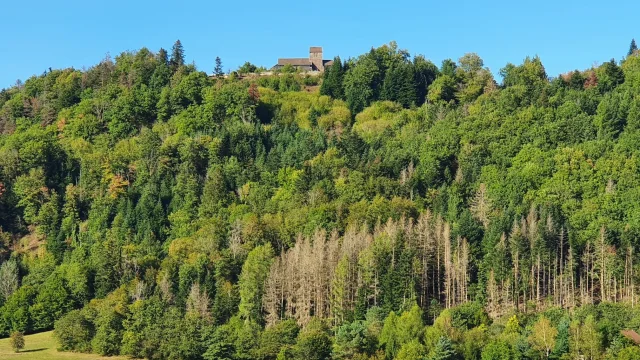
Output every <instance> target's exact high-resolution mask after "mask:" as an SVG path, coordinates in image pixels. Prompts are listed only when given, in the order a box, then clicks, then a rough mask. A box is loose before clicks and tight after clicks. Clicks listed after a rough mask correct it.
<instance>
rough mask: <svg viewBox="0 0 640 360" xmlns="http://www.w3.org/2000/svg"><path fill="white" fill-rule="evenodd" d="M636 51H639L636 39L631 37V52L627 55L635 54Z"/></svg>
mask: <svg viewBox="0 0 640 360" xmlns="http://www.w3.org/2000/svg"><path fill="white" fill-rule="evenodd" d="M636 51H638V45H636V39H631V45H629V52H628V53H627V56H631V55H633V54H634V53H635V52H636Z"/></svg>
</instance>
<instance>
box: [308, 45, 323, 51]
mask: <svg viewBox="0 0 640 360" xmlns="http://www.w3.org/2000/svg"><path fill="white" fill-rule="evenodd" d="M309 52H310V53H321V52H322V46H312V47H310V48H309Z"/></svg>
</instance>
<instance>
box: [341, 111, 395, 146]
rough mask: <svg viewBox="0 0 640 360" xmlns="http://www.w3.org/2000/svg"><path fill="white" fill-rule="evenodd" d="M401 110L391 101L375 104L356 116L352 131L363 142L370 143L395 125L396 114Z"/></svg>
mask: <svg viewBox="0 0 640 360" xmlns="http://www.w3.org/2000/svg"><path fill="white" fill-rule="evenodd" d="M401 110H402V106H400V105H399V104H396V103H394V102H391V101H379V102H375V103H373V104H371V106H369V107H368V108H366V109H364V110H363V111H362V112H361V113H360V114H358V115H356V123H355V125H354V126H353V129H354V130H355V132H356V133H358V135H360V136H361V137H362V138H363V139H364V140H365V141H367V142H369V143H370V142H372V141H373V140H375V138H376V137H378V136H380V135H381V134H382V133H383V132H384V131H385V130H386V129H387V128H389V127H392V126H394V125H395V124H396V123H397V121H398V119H399V118H398V116H397V114H398V113H399V112H400V111H401Z"/></svg>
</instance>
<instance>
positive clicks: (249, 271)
mask: <svg viewBox="0 0 640 360" xmlns="http://www.w3.org/2000/svg"><path fill="white" fill-rule="evenodd" d="M272 258H273V249H272V248H271V244H266V245H262V246H258V247H256V248H255V249H253V250H252V251H251V252H250V253H249V255H248V256H247V260H246V261H245V263H244V265H243V266H242V272H241V273H240V280H239V286H240V306H239V314H240V316H241V317H242V318H243V319H245V320H248V321H259V320H260V319H261V318H262V295H263V293H264V282H265V280H266V278H267V274H268V273H269V267H270V266H271V259H272Z"/></svg>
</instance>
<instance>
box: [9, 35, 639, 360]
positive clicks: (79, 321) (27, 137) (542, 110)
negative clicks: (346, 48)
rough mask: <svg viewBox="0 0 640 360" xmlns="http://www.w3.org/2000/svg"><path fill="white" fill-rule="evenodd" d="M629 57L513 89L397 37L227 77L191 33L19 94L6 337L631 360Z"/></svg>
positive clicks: (525, 73)
mask: <svg viewBox="0 0 640 360" xmlns="http://www.w3.org/2000/svg"><path fill="white" fill-rule="evenodd" d="M630 55H631V56H628V57H627V58H626V59H625V60H624V61H622V62H621V63H620V64H618V63H616V61H615V60H611V61H609V62H606V63H604V64H602V65H600V66H598V67H597V68H592V69H582V70H580V69H578V70H575V71H572V72H570V73H567V74H564V75H562V76H560V77H558V78H554V79H551V80H550V79H549V78H548V77H547V73H546V71H545V68H544V66H543V65H542V61H541V60H540V59H539V58H537V57H536V58H526V59H525V60H524V61H523V62H522V63H521V64H519V65H514V64H507V65H506V66H505V67H504V68H503V69H502V71H501V75H502V77H503V82H502V84H500V85H498V84H497V83H496V82H495V80H494V79H493V76H492V74H491V72H490V71H489V69H487V68H485V67H484V63H483V61H482V59H481V58H480V57H479V56H478V55H476V54H473V53H470V54H466V55H464V56H462V57H461V58H460V59H458V61H457V62H455V61H453V60H445V61H443V63H442V66H441V67H440V68H438V67H436V66H435V65H434V64H433V63H431V62H430V61H428V60H427V59H425V58H424V57H423V56H420V55H418V56H410V55H409V52H408V51H406V50H402V49H399V48H398V46H397V44H395V43H393V42H392V43H390V44H387V45H383V46H381V47H378V48H373V49H371V51H369V52H367V53H366V54H363V55H361V56H359V57H356V58H353V59H350V60H349V61H347V62H343V61H341V60H340V59H339V58H336V59H335V60H334V63H333V65H332V66H330V67H328V68H327V70H326V72H325V73H324V75H323V76H322V78H320V77H317V76H312V75H311V74H304V73H302V72H299V71H295V69H294V68H293V67H291V66H289V67H287V68H285V69H283V70H282V71H280V72H279V73H278V74H275V75H273V76H271V75H269V76H267V75H263V76H262V75H261V76H259V77H254V78H251V77H250V76H236V75H232V76H229V77H225V78H224V79H222V78H217V79H211V78H210V77H209V76H208V75H207V74H206V73H205V72H201V71H197V70H196V67H195V66H194V65H187V64H185V58H184V49H183V47H182V44H181V43H180V42H179V41H178V42H176V44H174V47H173V49H172V54H171V55H170V56H169V54H167V52H166V51H165V50H162V49H160V51H158V52H157V53H154V52H151V51H150V50H148V49H145V48H143V49H140V50H138V51H134V52H125V53H122V54H120V55H118V56H116V57H115V58H114V59H111V58H109V57H107V58H106V59H104V60H103V61H101V62H100V63H99V64H97V65H95V66H94V67H91V68H89V69H88V70H83V71H79V70H73V69H66V70H51V71H48V72H47V73H46V74H43V75H40V76H33V77H32V78H30V79H28V80H27V81H25V83H24V84H23V85H20V86H15V87H12V88H10V89H7V90H3V91H2V92H0V263H1V265H0V335H1V336H5V337H6V336H9V335H10V334H11V333H12V332H14V331H24V332H26V333H30V332H34V331H41V330H46V329H51V328H52V327H54V328H55V330H56V331H55V333H56V337H57V339H58V341H59V346H60V348H61V349H64V350H72V351H80V352H88V351H93V352H96V353H100V354H108V355H115V354H124V355H127V356H132V357H137V358H148V359H200V358H206V359H255V358H258V359H293V358H298V359H305V360H306V359H323V358H329V357H335V358H345V359H346V358H356V359H364V358H377V359H380V358H383V357H386V358H389V359H392V358H412V359H413V358H460V357H464V358H483V359H512V358H513V359H516V358H518V359H520V358H536V357H549V358H574V357H580V356H584V357H585V358H603V356H605V355H606V356H608V357H611V358H615V356H617V355H618V354H625V355H624V356H626V357H627V358H629V357H633V356H635V355H634V351H635V350H633V349H634V348H631V347H626V346H627V345H628V343H627V342H626V340H624V339H623V338H622V337H621V335H620V331H621V330H623V329H626V328H634V329H636V328H637V327H638V323H639V322H638V321H639V320H638V319H639V318H640V317H638V315H637V311H636V310H635V308H634V307H632V306H630V305H629V304H630V302H631V297H632V296H633V295H632V294H634V293H637V291H636V290H637V289H636V288H637V284H636V283H635V282H636V281H637V279H636V276H635V275H634V274H635V270H634V269H635V264H637V263H638V256H639V255H638V254H637V251H636V250H637V247H638V245H639V244H638V240H637V239H638V234H640V217H638V214H639V213H640V208H639V205H638V204H640V201H638V200H640V196H638V195H639V192H638V188H640V176H639V174H640V171H639V170H640V163H639V161H638V159H640V148H639V147H638V140H639V139H640V138H639V134H638V130H639V129H640V106H639V105H638V103H639V102H638V101H637V100H638V97H639V96H640V58H638V57H637V56H633V53H632V54H630ZM260 71H261V69H258V68H256V66H254V65H252V64H250V63H246V64H244V65H243V66H242V67H241V68H240V69H239V70H238V72H239V73H242V74H247V73H254V72H260ZM221 72H222V62H221V61H217V69H216V71H215V73H217V75H218V76H219V77H220V75H221ZM317 85H320V86H319V87H320V89H317V88H316V86H317ZM300 90H304V91H300ZM81 308H82V310H79V309H81ZM565 308H571V309H572V311H571V312H569V311H567V310H566V309H565ZM514 314H515V315H514ZM329 323H330V324H331V325H332V326H333V328H332V329H329V327H328V325H327V324H329ZM263 325H264V327H263ZM425 325H427V326H425ZM620 356H623V355H620ZM622 358H624V357H622Z"/></svg>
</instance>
